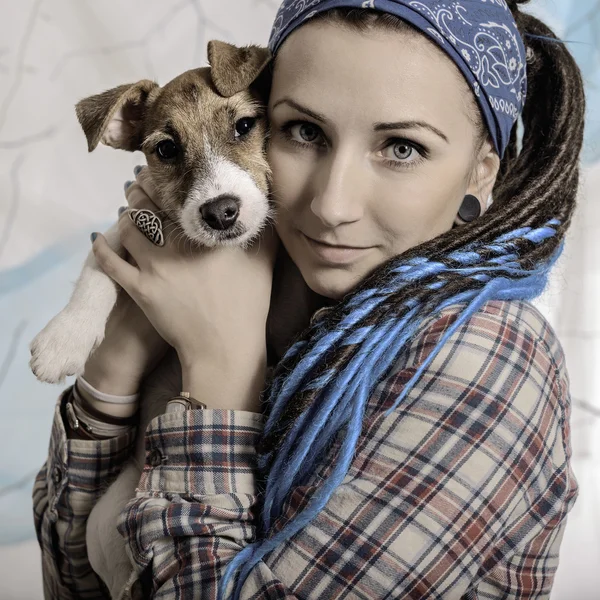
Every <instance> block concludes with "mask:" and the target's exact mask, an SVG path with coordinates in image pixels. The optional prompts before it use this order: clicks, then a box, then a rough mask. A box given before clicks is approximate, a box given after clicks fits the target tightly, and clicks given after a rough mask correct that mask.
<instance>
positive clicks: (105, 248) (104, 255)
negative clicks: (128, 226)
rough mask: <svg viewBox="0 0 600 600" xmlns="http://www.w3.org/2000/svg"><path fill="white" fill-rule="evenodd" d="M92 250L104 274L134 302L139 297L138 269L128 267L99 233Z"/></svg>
mask: <svg viewBox="0 0 600 600" xmlns="http://www.w3.org/2000/svg"><path fill="white" fill-rule="evenodd" d="M121 218H122V217H121ZM134 227H135V226H134ZM92 250H93V251H94V257H95V259H96V262H97V263H98V265H99V266H100V268H101V269H102V270H103V271H104V273H106V274H107V275H108V276H109V277H110V278H111V279H112V280H113V281H115V282H116V283H118V284H119V285H120V286H121V287H122V288H123V289H124V290H125V291H126V292H127V293H128V294H129V295H130V296H131V298H133V299H134V300H136V298H138V297H139V294H138V292H139V281H140V271H139V269H138V268H137V267H134V266H132V265H130V264H129V263H128V262H127V261H126V260H123V259H122V258H121V257H120V256H119V255H118V254H117V253H116V252H114V251H113V249H112V248H111V247H110V246H109V245H108V242H107V241H106V238H105V237H104V236H103V235H102V234H101V233H99V234H98V235H97V237H96V239H95V240H94V242H93V244H92Z"/></svg>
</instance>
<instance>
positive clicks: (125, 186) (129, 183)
mask: <svg viewBox="0 0 600 600" xmlns="http://www.w3.org/2000/svg"><path fill="white" fill-rule="evenodd" d="M132 183H133V181H126V182H125V185H124V186H123V187H124V188H125V190H127V188H128V187H129V186H130V185H131V184H132Z"/></svg>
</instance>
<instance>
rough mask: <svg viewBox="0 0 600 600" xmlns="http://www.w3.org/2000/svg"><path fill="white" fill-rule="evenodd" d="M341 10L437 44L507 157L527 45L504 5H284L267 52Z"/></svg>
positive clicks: (332, 0) (401, 1)
mask: <svg viewBox="0 0 600 600" xmlns="http://www.w3.org/2000/svg"><path fill="white" fill-rule="evenodd" d="M340 7H348V8H367V9H373V10H378V11H380V12H386V13H390V14H393V15H396V16H397V17H400V18H402V19H404V20H406V21H408V22H409V23H410V24H411V25H413V26H414V27H416V28H417V29H419V30H420V31H422V32H423V33H424V34H425V35H427V36H428V37H429V38H430V39H432V40H433V41H435V42H436V43H437V44H438V46H439V47H440V48H442V49H443V50H444V51H445V52H446V53H447V54H448V56H449V57H450V58H451V59H452V60H453V61H454V62H455V63H456V65H457V66H458V68H459V69H460V71H461V72H462V74H463V76H464V77H465V78H466V80H467V81H468V82H469V84H470V86H471V88H472V90H473V93H474V94H475V97H476V100H477V102H478V104H479V106H480V108H481V110H482V113H483V116H484V119H485V122H486V124H487V127H488V129H489V131H490V134H491V136H492V139H493V140H494V144H495V146H496V150H497V152H498V154H499V155H500V156H503V154H504V151H505V149H506V146H507V145H508V142H509V139H510V132H511V129H512V127H513V125H514V123H515V122H516V121H517V119H518V117H519V115H520V114H521V112H522V110H523V106H524V104H525V99H526V95H527V73H526V59H525V56H526V53H525V45H524V43H523V40H522V38H521V35H520V34H519V32H518V30H517V25H516V23H515V20H514V18H513V16H512V14H511V12H510V9H509V8H508V5H507V4H506V1H505V0H456V1H454V2H449V1H441V0H285V1H284V2H283V3H282V5H281V6H280V8H279V10H278V12H277V16H276V17H275V22H274V23H273V28H272V31H271V36H270V39H269V48H270V49H271V51H272V52H273V53H275V52H277V50H278V48H279V47H280V46H281V44H282V43H283V42H284V40H285V39H286V38H287V36H288V35H289V34H290V33H292V31H294V30H295V29H296V28H297V27H299V26H300V25H302V24H303V23H305V22H306V21H307V20H308V19H310V18H312V17H314V16H315V15H316V14H318V13H320V12H323V11H326V10H329V9H332V8H340Z"/></svg>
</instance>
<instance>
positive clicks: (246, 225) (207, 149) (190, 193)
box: [141, 68, 270, 245]
mask: <svg viewBox="0 0 600 600" xmlns="http://www.w3.org/2000/svg"><path fill="white" fill-rule="evenodd" d="M266 136H267V123H266V107H265V105H264V102H263V100H262V99H261V98H259V96H258V93H257V92H255V91H253V90H252V88H250V89H247V90H243V91H241V92H238V93H236V94H234V95H233V96H231V97H229V98H225V97H223V96H221V95H219V94H218V93H217V92H216V91H215V88H214V86H213V84H212V82H211V76H210V68H201V69H194V70H191V71H187V72H186V73H183V74H182V75H180V76H178V77H176V78H175V79H173V80H172V81H171V82H169V83H168V84H167V85H165V86H164V88H161V89H160V90H159V91H158V94H157V95H156V97H155V99H154V101H153V103H152V105H151V106H150V107H149V109H148V113H147V115H146V119H145V121H144V126H143V135H142V139H143V142H142V146H141V149H142V151H143V152H144V154H145V155H146V159H147V161H148V166H149V168H150V173H151V175H152V179H153V181H154V183H155V185H156V188H157V191H158V193H159V195H160V198H161V200H162V208H164V209H165V210H166V211H167V213H168V214H169V215H170V216H171V217H172V218H174V220H176V221H177V222H178V223H179V225H180V226H181V227H182V228H183V229H184V231H185V232H186V234H187V235H188V236H189V237H192V239H196V240H197V241H198V242H200V243H202V244H204V245H214V244H215V243H217V242H218V243H221V244H222V243H223V242H224V241H225V240H226V239H230V238H231V239H232V243H233V242H234V243H236V244H237V243H239V241H240V236H242V235H243V233H244V231H249V230H251V229H252V228H253V225H254V224H257V223H258V220H259V219H260V220H261V221H263V220H264V219H265V217H266V216H267V214H266V213H265V210H264V209H261V207H260V204H261V202H262V203H263V204H266V205H267V206H266V208H267V209H268V201H267V197H268V191H269V185H270V169H269V166H268V163H267V160H266V154H265V145H266ZM252 188H255V189H254V190H253V189H252ZM219 197H228V198H231V199H232V200H233V199H234V198H238V199H239V200H240V204H239V216H238V219H237V221H236V222H235V224H234V225H233V226H232V227H231V228H229V229H227V230H222V231H219V230H218V229H213V228H211V227H209V226H207V224H206V220H204V219H203V218H202V217H201V216H200V213H201V211H202V207H203V206H204V205H206V204H207V203H209V202H210V201H211V200H214V199H215V198H219ZM261 197H262V200H261ZM232 206H233V205H232ZM205 209H206V207H205ZM194 230H196V231H195V233H196V235H194Z"/></svg>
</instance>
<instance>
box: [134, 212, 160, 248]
mask: <svg viewBox="0 0 600 600" xmlns="http://www.w3.org/2000/svg"><path fill="white" fill-rule="evenodd" d="M129 218H130V219H131V220H132V221H133V222H134V223H135V226H136V227H137V228H138V229H139V230H140V231H141V232H142V233H143V234H144V235H145V236H146V237H147V238H148V239H149V240H150V241H151V242H152V243H153V244H155V245H156V246H164V245H165V237H164V235H163V230H162V222H161V220H160V219H159V218H158V217H157V216H156V215H155V214H154V213H153V212H152V211H151V210H148V209H146V208H138V209H131V210H129Z"/></svg>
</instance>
